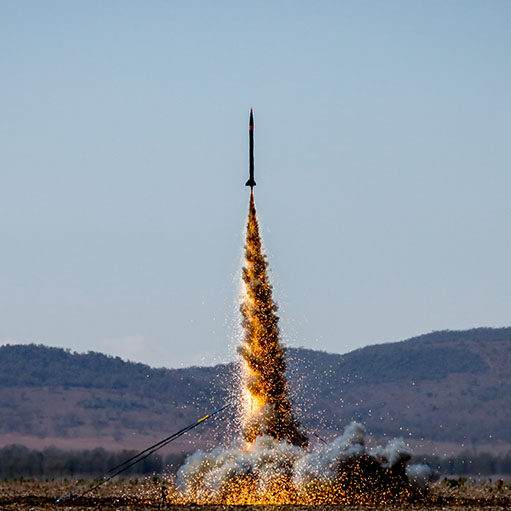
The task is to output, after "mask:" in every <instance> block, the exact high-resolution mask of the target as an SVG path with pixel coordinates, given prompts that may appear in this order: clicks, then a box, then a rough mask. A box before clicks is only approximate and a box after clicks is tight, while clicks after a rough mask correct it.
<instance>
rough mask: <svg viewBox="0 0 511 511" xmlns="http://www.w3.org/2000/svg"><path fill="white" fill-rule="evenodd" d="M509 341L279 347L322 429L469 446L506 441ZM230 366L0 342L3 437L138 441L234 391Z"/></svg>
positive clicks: (473, 338)
mask: <svg viewBox="0 0 511 511" xmlns="http://www.w3.org/2000/svg"><path fill="white" fill-rule="evenodd" d="M510 348H511V327H507V328H499V329H495V328H478V329H471V330H466V331H457V330H454V331H451V330H447V331H438V332H431V333H429V334H423V335H420V336H416V337H413V338H410V339H407V340H405V341H398V342H392V343H384V344H375V345H371V346H366V347H364V348H359V349H357V350H354V351H352V352H349V353H345V354H334V353H327V352H323V351H317V350H311V349H307V348H288V349H287V350H286V352H287V360H288V377H289V381H290V388H291V393H292V398H293V401H294V402H295V406H296V410H297V414H298V416H299V419H300V420H301V422H302V423H303V424H304V426H305V427H306V428H307V429H309V430H314V431H315V432H317V433H319V434H321V435H322V436H325V437H331V436H333V435H335V434H336V433H338V432H339V430H340V429H342V427H343V425H345V424H346V423H347V422H349V421H350V420H357V421H360V422H362V423H364V424H365V425H366V427H367V429H368V431H369V432H370V433H371V434H372V435H374V438H375V439H378V438H383V437H386V436H404V437H405V438H407V439H409V440H410V441H411V442H412V443H415V444H417V445H421V442H422V444H423V445H424V446H427V444H428V442H436V443H438V444H439V445H440V444H445V445H447V444H450V445H460V446H462V447H466V446H472V447H473V448H475V449H477V448H479V446H481V445H488V444H494V445H508V444H510V445H511V432H510V431H509V428H508V427H507V425H508V424H509V419H510V418H511V417H510V413H511V412H510V410H511V385H510V384H509V383H508V380H509V378H508V377H507V374H508V369H507V368H508V367H510V364H511V349H510ZM236 374H237V371H236V364H235V363H229V364H218V365H215V366H211V367H199V366H192V367H188V368H176V369H166V368H151V367H150V366H147V365H145V364H141V363H138V362H131V361H123V360H122V359H120V358H119V357H112V356H109V355H104V354H101V353H95V352H87V353H82V354H79V353H74V352H71V351H70V350H65V349H63V348H51V347H47V346H43V345H4V346H2V347H0V445H5V444H6V443H7V442H9V441H11V443H12V440H13V439H16V438H19V439H23V441H22V442H21V443H26V444H30V445H31V446H32V447H33V446H34V445H37V442H39V443H40V444H41V445H42V444H44V443H45V442H47V441H48V440H49V439H51V441H53V442H54V443H55V444H58V445H62V446H64V447H65V448H68V445H72V444H73V442H75V443H76V444H77V445H79V446H83V445H84V442H88V444H87V445H88V446H90V445H93V442H94V441H96V442H97V445H104V446H107V447H109V448H113V447H118V448H129V447H133V445H134V444H136V443H137V442H139V443H140V445H141V446H142V445H144V443H145V444H147V443H150V442H151V440H153V439H155V440H158V439H159V438H160V437H163V436H166V435H167V434H168V432H169V428H170V429H173V428H178V427H182V426H185V425H186V424H187V423H189V422H192V421H193V420H195V419H196V418H197V416H200V414H203V413H204V412H207V411H208V410H211V409H213V408H214V407H216V406H217V405H220V404H222V403H223V402H225V401H226V400H228V399H230V398H232V396H233V395H235V393H236V386H237V384H236ZM222 420H224V423H223V424H221V421H218V424H221V425H220V426H218V427H213V428H209V429H207V430H206V431H204V433H201V434H200V435H196V436H195V437H193V438H191V439H190V442H191V443H193V444H194V445H197V446H200V447H206V448H207V447H208V446H214V445H216V444H217V443H218V442H220V441H222V439H223V437H225V431H226V430H229V431H230V434H229V436H231V437H232V436H235V434H236V428H237V421H236V413H235V410H231V411H230V412H229V413H227V414H226V417H225V419H222ZM169 425H171V427H170V426H169ZM134 439H136V441H135V440H134ZM64 444H65V445H64ZM137 447H138V445H137ZM175 448H176V449H181V450H183V449H185V448H187V449H188V450H189V448H190V446H189V445H188V446H187V445H186V442H185V443H181V444H178V445H176V446H175Z"/></svg>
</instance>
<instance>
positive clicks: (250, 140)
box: [245, 109, 256, 190]
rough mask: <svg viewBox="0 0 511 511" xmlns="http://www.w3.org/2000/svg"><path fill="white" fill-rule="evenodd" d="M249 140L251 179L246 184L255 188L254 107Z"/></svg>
mask: <svg viewBox="0 0 511 511" xmlns="http://www.w3.org/2000/svg"><path fill="white" fill-rule="evenodd" d="M248 140H249V146H250V150H249V156H248V172H249V179H248V181H247V182H246V183H245V186H250V189H251V190H253V189H254V186H255V185H256V182H255V180H254V114H253V112H252V109H250V120H249V121H248Z"/></svg>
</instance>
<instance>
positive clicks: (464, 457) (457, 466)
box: [413, 451, 511, 476]
mask: <svg viewBox="0 0 511 511" xmlns="http://www.w3.org/2000/svg"><path fill="white" fill-rule="evenodd" d="M413 462H414V463H426V464H427V465H429V466H430V467H431V468H433V469H435V470H436V471H437V472H438V473H439V474H445V475H467V476H479V475H494V474H499V475H501V474H511V451H508V452H507V453H502V454H499V455H493V454H490V453H488V452H481V453H478V454H473V453H461V454H459V455H458V456H451V457H448V458H444V457H441V456H424V457H414V459H413Z"/></svg>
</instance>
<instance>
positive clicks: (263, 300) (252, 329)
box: [238, 191, 307, 446]
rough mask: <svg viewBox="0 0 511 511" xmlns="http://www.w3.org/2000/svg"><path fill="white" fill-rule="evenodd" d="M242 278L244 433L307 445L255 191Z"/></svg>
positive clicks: (248, 436) (249, 439)
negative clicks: (293, 397)
mask: <svg viewBox="0 0 511 511" xmlns="http://www.w3.org/2000/svg"><path fill="white" fill-rule="evenodd" d="M243 282H244V283H245V296H244V297H243V300H242V303H241V307H240V310H241V314H242V318H243V319H242V325H243V329H244V335H243V340H242V343H241V346H240V348H239V349H238V351H239V353H240V355H241V357H242V359H243V374H242V395H243V412H242V417H241V421H242V428H243V437H244V439H245V440H246V441H247V442H248V443H250V444H251V443H253V442H254V440H255V439H256V438H257V437H259V436H261V435H268V436H270V437H273V438H275V439H276V440H284V439H286V440H289V441H290V442H291V443H292V444H293V445H298V446H305V445H306V444H307V437H306V436H305V435H304V434H303V433H302V432H301V431H300V429H299V426H298V423H297V421H296V420H295V418H294V417H293V412H292V408H291V402H290V400H289V395H288V386H287V380H286V375H285V373H286V362H285V359H284V352H283V348H282V346H281V344H280V341H279V327H278V320H279V318H278V316H277V315H276V311H277V304H276V303H275V302H274V301H273V298H272V286H271V285H270V283H269V280H268V274H267V262H266V259H265V257H264V254H263V250H262V244H261V237H260V236H259V225H258V222H257V215H256V208H255V201H254V192H253V191H252V192H251V194H250V208H249V215H248V224H247V234H246V244H245V265H244V267H243Z"/></svg>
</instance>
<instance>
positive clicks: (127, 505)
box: [0, 479, 511, 511]
mask: <svg viewBox="0 0 511 511" xmlns="http://www.w3.org/2000/svg"><path fill="white" fill-rule="evenodd" d="M84 483H85V482H84V481H76V480H58V481H57V480H56V481H34V480H31V481H29V480H26V481H24V480H21V481H19V480H16V481H2V482H0V509H1V510H2V511H11V510H13V511H14V510H21V511H23V510H27V511H28V510H32V511H36V510H49V509H60V510H73V511H77V510H93V509H94V510H101V511H113V510H119V511H128V510H132V511H139V510H150V509H155V510H156V509H169V510H174V511H180V510H181V509H183V510H184V509H187V510H195V511H196V510H197V509H198V508H199V507H201V508H202V509H204V511H206V510H207V511H220V510H222V511H224V510H225V509H227V508H229V509H233V508H236V507H237V506H180V505H172V504H171V503H170V502H167V503H165V504H163V505H162V502H161V495H162V491H161V490H162V485H163V484H165V483H162V482H161V481H158V480H153V479H144V480H142V481H137V480H136V479H131V480H129V479H126V480H122V481H118V482H115V483H111V484H105V485H104V486H103V487H101V488H99V489H97V490H95V491H94V493H93V494H89V495H87V496H85V497H82V498H78V499H74V500H72V499H66V500H65V501H62V502H61V503H59V504H55V500H56V499H57V498H58V497H59V496H61V495H63V494H65V493H67V492H70V491H72V490H73V489H75V488H76V487H77V486H80V485H82V484H84ZM239 507H240V509H243V510H244V511H246V510H247V509H250V508H251V507H252V506H239ZM253 507H257V508H258V509H259V510H262V509H263V508H266V507H268V508H272V509H273V510H274V509H275V507H276V506H253ZM316 507H320V506H316ZM321 507H322V508H324V509H325V510H326V509H332V510H333V509H343V510H346V511H351V510H355V509H363V510H368V511H369V510H383V509H385V510H395V511H398V510H404V509H407V510H414V511H422V510H431V511H432V510H446V511H450V510H452V511H454V510H488V511H489V510H499V511H500V510H509V509H511V483H510V482H504V483H502V481H496V482H492V483H489V482H488V483H477V484H475V483H470V482H466V483H464V484H463V485H458V486H455V487H450V485H446V484H445V483H444V482H439V483H436V484H434V485H433V486H432V487H431V489H430V491H429V493H428V496H427V497H426V498H425V499H424V500H423V501H421V502H414V503H403V504H396V505H380V506H374V505H347V506H332V507H331V508H330V507H329V506H321ZM279 508H281V509H282V510H284V511H293V510H297V511H302V510H305V509H307V506H279ZM311 509H315V507H314V506H311Z"/></svg>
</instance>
